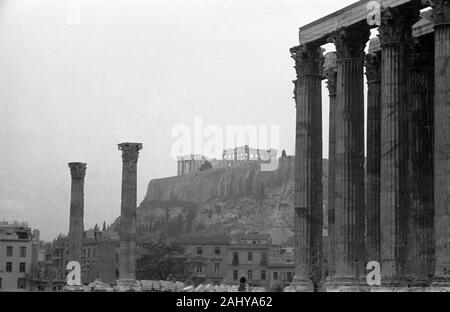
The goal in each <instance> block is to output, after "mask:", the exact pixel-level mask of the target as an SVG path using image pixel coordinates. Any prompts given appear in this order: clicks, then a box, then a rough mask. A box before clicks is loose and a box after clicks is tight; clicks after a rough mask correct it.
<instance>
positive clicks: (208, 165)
mask: <svg viewBox="0 0 450 312" xmlns="http://www.w3.org/2000/svg"><path fill="white" fill-rule="evenodd" d="M212 167H213V166H212V165H211V163H210V162H209V161H207V160H205V162H204V163H203V164H202V165H201V166H200V169H199V171H200V172H202V171H206V170H209V169H212Z"/></svg>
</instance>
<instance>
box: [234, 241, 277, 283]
mask: <svg viewBox="0 0 450 312" xmlns="http://www.w3.org/2000/svg"><path fill="white" fill-rule="evenodd" d="M271 245H272V240H271V238H270V235H268V234H267V235H266V234H245V235H239V236H235V237H233V239H232V241H231V244H230V246H229V249H228V263H229V270H228V275H227V282H228V283H231V284H238V283H239V280H240V279H241V278H242V277H245V278H246V279H247V283H248V284H249V285H250V286H253V287H264V288H266V289H267V288H268V285H269V277H268V275H269V271H268V270H269V268H268V258H269V251H270V248H271Z"/></svg>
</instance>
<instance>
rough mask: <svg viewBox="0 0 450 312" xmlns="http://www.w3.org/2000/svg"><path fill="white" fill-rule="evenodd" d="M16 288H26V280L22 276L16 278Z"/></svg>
mask: <svg viewBox="0 0 450 312" xmlns="http://www.w3.org/2000/svg"><path fill="white" fill-rule="evenodd" d="M17 288H18V289H25V288H27V280H26V279H24V278H18V279H17Z"/></svg>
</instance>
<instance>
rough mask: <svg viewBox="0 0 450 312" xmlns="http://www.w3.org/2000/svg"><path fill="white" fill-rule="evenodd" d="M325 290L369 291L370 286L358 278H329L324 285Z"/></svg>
mask: <svg viewBox="0 0 450 312" xmlns="http://www.w3.org/2000/svg"><path fill="white" fill-rule="evenodd" d="M323 288H324V291H325V292H368V291H369V288H370V287H369V286H368V285H367V282H366V281H365V280H363V279H358V278H329V279H327V280H326V281H325V284H324V286H323Z"/></svg>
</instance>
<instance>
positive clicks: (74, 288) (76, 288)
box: [63, 285, 89, 292]
mask: <svg viewBox="0 0 450 312" xmlns="http://www.w3.org/2000/svg"><path fill="white" fill-rule="evenodd" d="M63 291H70V292H85V291H89V289H88V288H86V287H85V286H83V285H72V286H68V285H67V286H64V287H63Z"/></svg>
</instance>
